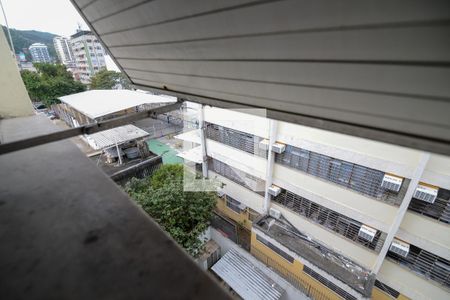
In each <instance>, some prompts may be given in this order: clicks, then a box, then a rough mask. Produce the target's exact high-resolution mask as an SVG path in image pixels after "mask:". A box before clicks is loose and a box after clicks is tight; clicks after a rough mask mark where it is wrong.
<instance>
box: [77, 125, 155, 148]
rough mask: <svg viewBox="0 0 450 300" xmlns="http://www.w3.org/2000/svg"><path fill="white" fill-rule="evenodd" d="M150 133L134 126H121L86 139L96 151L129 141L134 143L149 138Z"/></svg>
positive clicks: (88, 136) (91, 135)
mask: <svg viewBox="0 0 450 300" xmlns="http://www.w3.org/2000/svg"><path fill="white" fill-rule="evenodd" d="M148 135H149V134H148V132H146V131H145V130H142V129H140V128H138V127H136V126H134V125H131V124H129V125H125V126H120V127H116V128H112V129H108V130H104V131H100V132H97V133H94V134H89V135H86V136H85V138H86V140H87V142H88V144H89V145H90V146H91V147H92V148H93V149H94V150H101V149H105V148H109V147H112V146H114V145H116V144H117V145H121V144H123V143H125V142H128V141H133V140H136V139H139V138H143V137H145V136H148Z"/></svg>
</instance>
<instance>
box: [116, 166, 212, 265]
mask: <svg viewBox="0 0 450 300" xmlns="http://www.w3.org/2000/svg"><path fill="white" fill-rule="evenodd" d="M183 171H184V170H183V166H182V165H163V166H162V167H161V168H160V169H159V170H158V171H156V172H155V173H154V175H153V176H152V177H151V178H149V177H147V178H144V179H136V178H133V179H132V180H131V181H130V182H129V183H128V184H127V185H126V187H125V190H126V191H127V193H128V194H129V195H130V196H131V198H133V199H134V200H135V201H136V202H137V203H138V204H139V205H140V206H141V207H142V208H143V209H144V210H145V212H147V213H148V214H149V215H150V216H151V217H152V218H153V219H154V220H155V221H156V222H158V224H159V225H160V226H161V227H162V228H163V229H164V230H165V231H166V232H167V233H169V234H170V235H171V236H172V238H173V239H174V240H175V241H177V242H178V244H180V245H181V246H182V247H183V248H184V249H186V251H187V252H188V253H190V254H191V255H192V256H196V255H197V254H198V253H199V252H200V251H201V250H202V246H203V244H204V241H202V240H200V238H199V236H200V235H201V234H202V233H203V232H204V231H205V230H206V229H207V228H208V226H209V220H210V218H211V214H212V210H213V208H214V206H215V204H216V196H215V193H212V192H185V191H184V190H183V176H194V175H193V174H190V173H189V174H183Z"/></svg>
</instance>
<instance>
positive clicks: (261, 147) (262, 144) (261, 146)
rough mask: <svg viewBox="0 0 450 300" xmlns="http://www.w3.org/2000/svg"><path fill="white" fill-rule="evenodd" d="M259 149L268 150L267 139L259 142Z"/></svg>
mask: <svg viewBox="0 0 450 300" xmlns="http://www.w3.org/2000/svg"><path fill="white" fill-rule="evenodd" d="M259 149H261V150H269V140H266V139H264V140H262V141H261V142H259Z"/></svg>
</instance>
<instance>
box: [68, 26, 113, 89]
mask: <svg viewBox="0 0 450 300" xmlns="http://www.w3.org/2000/svg"><path fill="white" fill-rule="evenodd" d="M70 46H71V48H72V52H73V56H74V59H75V66H76V70H75V72H74V77H75V79H77V80H79V81H81V82H82V83H84V84H89V83H90V80H91V77H92V76H93V75H94V74H96V73H97V72H98V71H100V70H101V69H102V68H106V62H105V54H106V52H105V50H104V48H103V46H102V45H101V43H100V41H99V40H98V39H97V37H96V36H95V35H94V34H93V33H92V32H90V31H85V30H79V31H78V32H77V33H75V34H74V35H72V36H71V37H70Z"/></svg>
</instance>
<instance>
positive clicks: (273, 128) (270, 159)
mask: <svg viewBox="0 0 450 300" xmlns="http://www.w3.org/2000/svg"><path fill="white" fill-rule="evenodd" d="M277 126H278V122H277V121H275V120H269V127H270V132H269V150H268V156H267V167H266V187H265V188H266V189H265V191H264V205H263V211H264V213H268V212H269V208H270V201H271V200H272V198H271V197H272V196H270V195H269V193H268V189H269V187H270V186H271V185H272V179H273V164H274V161H275V155H274V153H273V151H272V145H273V144H274V143H275V142H276V134H277Z"/></svg>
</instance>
